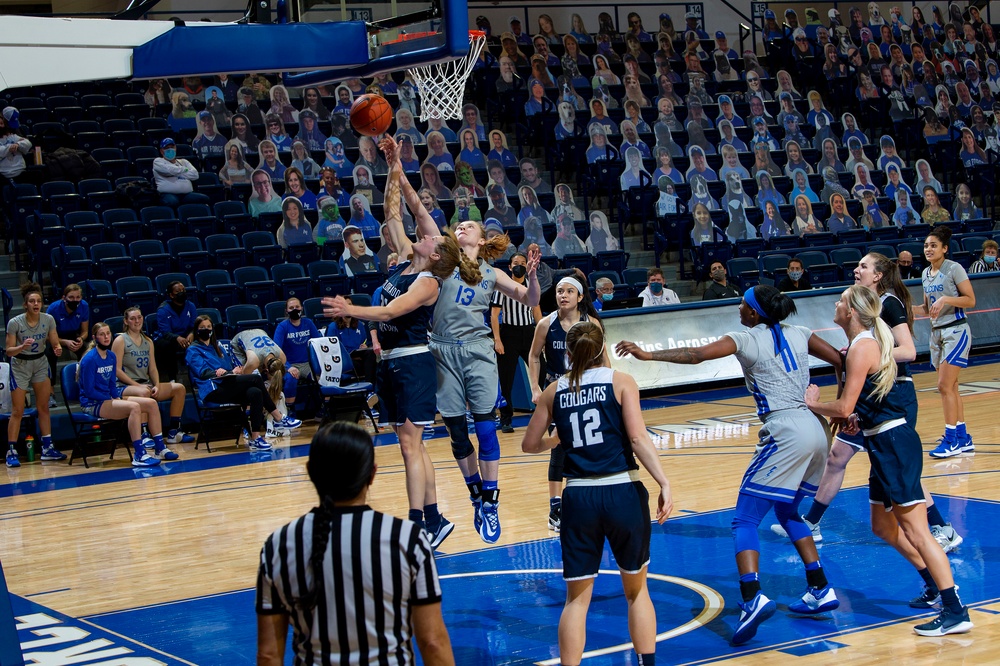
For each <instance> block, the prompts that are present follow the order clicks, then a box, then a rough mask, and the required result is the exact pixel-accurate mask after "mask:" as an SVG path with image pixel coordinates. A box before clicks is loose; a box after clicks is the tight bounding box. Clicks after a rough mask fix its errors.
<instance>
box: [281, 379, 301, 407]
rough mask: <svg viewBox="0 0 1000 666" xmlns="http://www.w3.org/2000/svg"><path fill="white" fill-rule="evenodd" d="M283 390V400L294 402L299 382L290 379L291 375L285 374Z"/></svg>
mask: <svg viewBox="0 0 1000 666" xmlns="http://www.w3.org/2000/svg"><path fill="white" fill-rule="evenodd" d="M283 388H284V391H285V398H286V399H292V400H294V399H295V396H296V395H298V392H299V380H298V379H296V378H295V377H292V373H290V372H286V373H285V381H284V387H283Z"/></svg>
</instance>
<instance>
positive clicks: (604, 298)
mask: <svg viewBox="0 0 1000 666" xmlns="http://www.w3.org/2000/svg"><path fill="white" fill-rule="evenodd" d="M994 258H995V257H994ZM614 297H615V295H614V294H601V300H602V301H604V302H605V303H607V302H608V301H610V300H611V299H612V298H614Z"/></svg>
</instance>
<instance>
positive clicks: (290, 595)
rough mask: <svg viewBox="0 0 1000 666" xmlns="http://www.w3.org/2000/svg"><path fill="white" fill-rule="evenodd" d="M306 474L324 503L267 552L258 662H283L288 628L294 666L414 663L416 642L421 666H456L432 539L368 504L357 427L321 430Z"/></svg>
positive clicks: (365, 449) (370, 474) (367, 459)
mask: <svg viewBox="0 0 1000 666" xmlns="http://www.w3.org/2000/svg"><path fill="white" fill-rule="evenodd" d="M307 469H308V471H309V478H310V480H311V481H312V482H313V485H314V486H315V487H316V492H317V493H318V494H319V497H320V505H319V506H318V507H316V508H315V509H313V510H312V511H310V512H309V513H307V514H306V515H304V516H301V517H299V518H296V519H295V520H293V521H292V522H291V523H289V524H287V525H285V526H284V527H282V528H280V529H278V530H277V531H275V532H274V533H273V534H271V536H270V537H268V539H267V541H265V542H264V547H263V549H262V550H261V555H260V569H259V571H258V574H257V664H258V665H263V666H282V665H283V664H284V663H285V657H284V654H285V643H286V639H287V635H288V625H289V622H291V624H292V630H293V632H294V636H293V640H292V645H293V649H294V650H295V663H296V664H369V663H378V664H394V665H397V664H398V665H402V664H412V663H414V658H413V646H412V644H411V642H410V637H411V635H412V636H415V637H416V639H417V646H418V647H419V648H420V654H421V656H422V657H423V661H424V663H425V664H432V665H435V666H438V665H441V666H450V665H453V664H454V663H455V659H454V657H453V656H452V651H451V641H450V639H449V638H448V630H447V629H446V628H445V626H444V619H443V618H442V616H441V585H440V583H439V581H438V576H437V567H436V566H435V564H434V554H433V551H432V549H431V545H430V537H429V536H428V535H427V533H426V532H425V531H423V530H422V529H420V528H419V527H417V525H416V524H415V523H413V522H411V521H409V520H402V519H400V518H394V517H392V516H387V515H385V514H382V513H379V512H377V511H374V510H372V509H371V508H370V507H368V506H367V505H366V504H365V500H366V498H367V495H368V488H369V486H371V484H372V481H374V479H375V470H376V465H375V449H374V446H373V444H372V440H371V438H370V437H369V436H368V434H367V433H366V432H365V431H364V430H363V429H362V428H359V427H358V426H356V425H354V424H350V423H344V422H336V423H331V424H329V425H327V426H324V427H322V428H320V430H319V431H318V432H317V433H316V435H315V437H313V440H312V444H311V448H310V451H309V464H308V466H307ZM317 572H322V574H321V575H317Z"/></svg>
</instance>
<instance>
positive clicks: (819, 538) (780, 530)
mask: <svg viewBox="0 0 1000 666" xmlns="http://www.w3.org/2000/svg"><path fill="white" fill-rule="evenodd" d="M802 522H803V523H805V524H806V527H808V528H809V531H810V532H812V535H813V542H815V543H822V542H823V534H822V533H821V532H820V531H819V523H816V524H813V523H810V522H809V521H808V520H806V517H805V516H802ZM771 531H772V532H774V533H775V534H777V535H778V536H780V537H781V538H782V539H787V538H788V532H786V531H785V528H784V527H782V526H781V525H779V524H777V523H775V524H774V525H771Z"/></svg>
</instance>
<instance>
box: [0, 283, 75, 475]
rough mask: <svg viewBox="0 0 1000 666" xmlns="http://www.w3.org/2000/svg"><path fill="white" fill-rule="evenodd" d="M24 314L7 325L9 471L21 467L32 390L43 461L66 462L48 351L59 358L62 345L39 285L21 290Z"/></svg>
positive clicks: (31, 284) (54, 321)
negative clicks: (54, 416) (53, 411)
mask: <svg viewBox="0 0 1000 666" xmlns="http://www.w3.org/2000/svg"><path fill="white" fill-rule="evenodd" d="M21 296H22V297H23V298H24V312H23V313H22V314H19V315H17V316H16V317H13V318H12V319H11V320H10V322H8V324H7V340H6V342H7V346H6V347H5V348H4V351H5V353H6V354H7V358H9V359H10V389H11V390H10V401H11V410H10V420H9V421H8V422H7V460H6V462H7V467H20V466H21V463H20V461H19V460H18V459H17V439H18V437H19V436H20V433H21V419H22V418H23V417H24V403H25V401H26V399H27V397H28V387H31V389H32V390H33V391H34V392H35V404H36V405H37V408H38V430H39V431H40V432H41V435H42V456H41V458H42V460H65V459H66V454H64V453H62V452H61V451H59V449H57V448H56V447H55V445H54V444H53V443H52V421H51V418H50V416H49V398H50V397H51V396H52V375H51V373H50V370H49V362H48V361H47V360H46V359H45V350H46V349H48V348H49V347H51V348H52V352H53V353H54V354H55V355H56V356H57V357H58V356H61V355H62V345H61V344H60V343H59V335H58V333H57V332H56V320H55V318H53V316H52V315H50V314H48V313H47V312H42V288H41V287H40V286H39V285H38V284H37V283H35V282H29V283H27V284H25V285H22V286H21Z"/></svg>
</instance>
